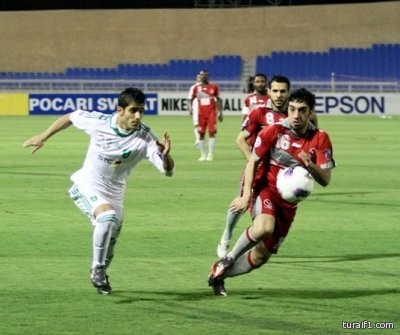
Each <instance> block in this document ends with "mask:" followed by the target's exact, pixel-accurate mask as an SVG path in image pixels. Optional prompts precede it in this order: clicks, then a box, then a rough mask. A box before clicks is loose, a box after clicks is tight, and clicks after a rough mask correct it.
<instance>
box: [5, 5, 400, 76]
mask: <svg viewBox="0 0 400 335" xmlns="http://www.w3.org/2000/svg"><path fill="white" fill-rule="evenodd" d="M399 18H400V2H381V3H369V4H355V5H324V6H294V7H262V8H242V9H212V10H210V9H170V10H168V9H151V10H134V9H131V10H60V11H31V12H1V13H0V32H1V34H0V45H1V51H0V71H63V70H64V69H65V67H67V66H100V67H106V66H110V67H114V66H115V65H117V64H118V63H165V62H167V61H168V60H169V59H171V58H179V59H186V58H193V59H206V58H210V57H212V56H213V55H216V54H238V55H241V56H242V57H243V58H252V57H255V56H257V55H265V54H269V53H271V52H272V51H281V50H292V51H294V50H309V51H323V50H327V49H328V48H329V47H368V46H370V45H371V44H372V43H400V19H399Z"/></svg>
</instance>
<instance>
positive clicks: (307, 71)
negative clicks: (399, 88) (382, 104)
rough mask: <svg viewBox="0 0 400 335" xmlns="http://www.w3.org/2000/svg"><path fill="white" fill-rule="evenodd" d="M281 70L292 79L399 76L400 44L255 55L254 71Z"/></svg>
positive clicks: (396, 78)
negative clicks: (333, 76)
mask: <svg viewBox="0 0 400 335" xmlns="http://www.w3.org/2000/svg"><path fill="white" fill-rule="evenodd" d="M270 69H273V73H277V72H279V73H284V74H285V75H287V76H288V77H289V78H291V79H292V80H309V81H312V80H315V81H326V80H328V81H329V80H331V77H332V73H334V74H335V77H336V80H343V81H349V80H357V81H364V80H365V81H372V80H382V81H385V80H399V79H400V44H373V45H372V46H371V47H370V48H330V49H329V51H327V52H303V51H301V52H297V51H296V52H290V51H289V52H287V51H282V52H272V53H271V55H266V56H258V57H257V59H256V72H264V73H267V74H272V73H271V70H270Z"/></svg>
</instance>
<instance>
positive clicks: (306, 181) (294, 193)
mask: <svg viewBox="0 0 400 335" xmlns="http://www.w3.org/2000/svg"><path fill="white" fill-rule="evenodd" d="M276 187H277V189H278V192H279V194H280V195H281V197H282V198H283V199H285V200H286V201H289V202H300V201H303V200H304V199H305V198H307V197H308V196H309V195H310V194H311V192H312V190H313V188H314V179H313V177H312V176H311V174H310V172H308V171H307V170H306V169H305V168H303V167H301V166H295V167H287V168H285V169H281V170H280V171H279V173H278V178H277V180H276Z"/></svg>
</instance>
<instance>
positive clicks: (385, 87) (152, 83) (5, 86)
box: [0, 79, 400, 93]
mask: <svg viewBox="0 0 400 335" xmlns="http://www.w3.org/2000/svg"><path fill="white" fill-rule="evenodd" d="M216 83H217V84H218V85H219V87H220V90H221V91H222V92H223V91H225V92H243V90H244V88H245V87H246V83H244V82H242V81H241V80H225V81H224V80H221V81H216ZM191 85H193V80H190V81H189V80H144V79H143V80H122V79H121V80H114V79H103V80H102V79H96V80H94V79H93V80H86V79H85V80H84V79H68V80H66V79H0V91H3V92H10V91H11V92H30V93H34V92H44V91H46V92H53V91H57V92H60V91H66V92H68V91H70V92H85V91H100V92H106V91H114V92H115V91H120V90H122V89H124V88H126V87H132V86H133V87H137V88H140V89H142V90H144V91H145V92H158V91H170V92H183V91H188V90H189V88H190V86H191ZM298 87H306V88H308V89H310V90H312V91H314V92H384V93H389V92H400V81H365V80H363V81H357V80H340V81H336V80H332V79H331V80H330V81H302V80H293V81H292V88H298Z"/></svg>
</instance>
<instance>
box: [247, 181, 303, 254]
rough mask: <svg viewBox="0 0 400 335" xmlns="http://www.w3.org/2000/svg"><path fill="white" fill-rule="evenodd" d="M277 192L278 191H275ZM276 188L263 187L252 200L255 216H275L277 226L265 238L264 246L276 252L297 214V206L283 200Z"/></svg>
mask: <svg viewBox="0 0 400 335" xmlns="http://www.w3.org/2000/svg"><path fill="white" fill-rule="evenodd" d="M275 192H276V191H275ZM275 192H274V190H271V189H269V188H263V189H262V190H261V191H260V192H259V193H258V194H257V195H256V197H255V198H254V199H253V200H252V204H251V207H250V211H251V215H252V217H253V218H254V217H255V216H256V215H259V214H269V215H272V216H273V217H275V228H274V231H273V233H272V235H270V236H268V237H266V238H265V239H264V240H263V243H264V246H265V247H266V248H267V249H268V250H269V251H270V252H272V253H274V254H276V253H277V251H278V248H279V246H280V245H281V244H282V242H283V241H284V239H285V237H286V235H287V234H288V233H289V229H290V227H291V225H292V222H293V220H294V217H295V215H296V210H297V206H296V205H293V204H290V203H288V202H286V201H284V200H282V199H281V198H280V197H279V196H278V195H277V194H276V193H275Z"/></svg>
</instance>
